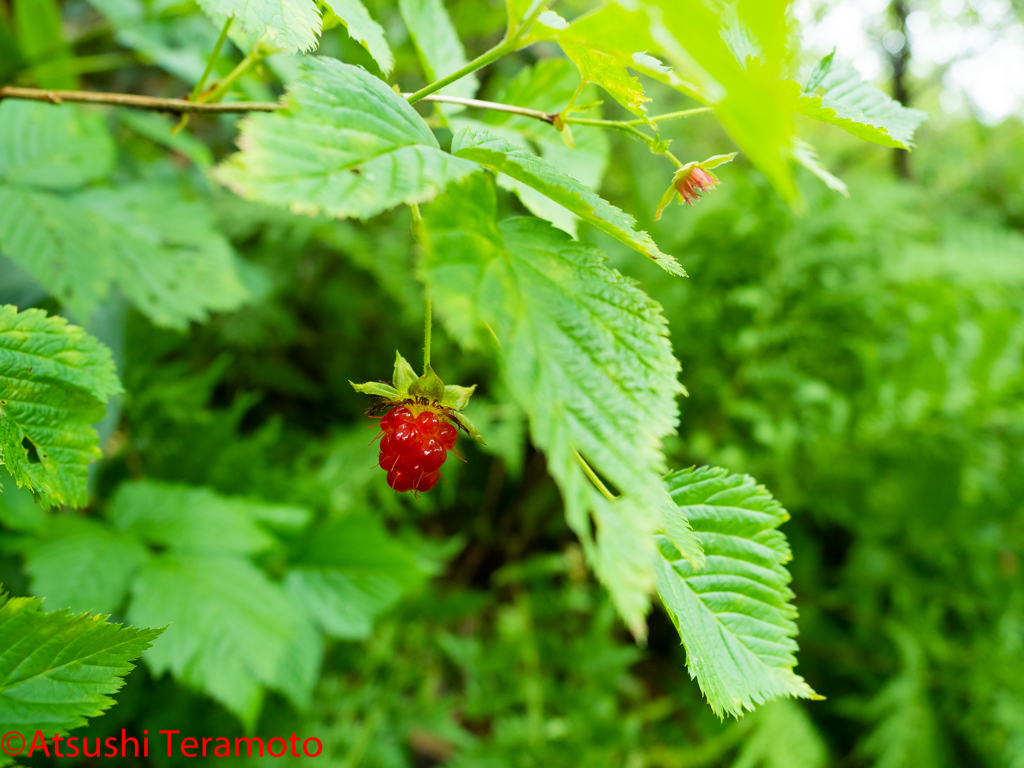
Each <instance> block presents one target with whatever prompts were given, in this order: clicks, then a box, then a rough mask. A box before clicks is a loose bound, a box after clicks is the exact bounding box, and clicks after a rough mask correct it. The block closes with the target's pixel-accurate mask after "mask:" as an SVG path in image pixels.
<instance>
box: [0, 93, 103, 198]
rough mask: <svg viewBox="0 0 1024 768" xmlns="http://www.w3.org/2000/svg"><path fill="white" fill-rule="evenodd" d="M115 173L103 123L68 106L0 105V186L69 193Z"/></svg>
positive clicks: (80, 110)
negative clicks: (7, 185) (29, 187)
mask: <svg viewBox="0 0 1024 768" xmlns="http://www.w3.org/2000/svg"><path fill="white" fill-rule="evenodd" d="M113 170H114V141H113V139H112V138H111V137H110V133H109V131H107V127H106V124H105V121H104V119H103V117H102V116H101V115H99V114H97V113H95V112H86V111H84V110H82V109H80V108H78V107H76V106H74V105H72V104H66V105H62V106H60V107H54V106H51V105H49V104H41V103H39V102H34V101H18V100H15V99H9V100H7V101H2V102H0V182H5V183H7V184H27V185H30V186H33V187H41V188H44V189H74V188H76V187H79V186H81V185H83V184H87V183H89V182H91V181H97V180H98V179H102V178H106V177H107V176H109V175H110V173H111V172H112V171H113Z"/></svg>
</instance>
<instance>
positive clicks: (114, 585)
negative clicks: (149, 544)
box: [25, 515, 148, 613]
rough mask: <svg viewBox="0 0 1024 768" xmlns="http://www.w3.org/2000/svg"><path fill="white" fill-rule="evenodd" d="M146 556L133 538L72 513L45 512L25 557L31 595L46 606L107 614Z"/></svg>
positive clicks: (118, 602)
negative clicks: (45, 517) (51, 514)
mask: <svg viewBox="0 0 1024 768" xmlns="http://www.w3.org/2000/svg"><path fill="white" fill-rule="evenodd" d="M147 557H148V552H147V551H146V548H145V547H144V546H143V545H142V544H141V543H140V542H139V540H138V539H137V538H136V537H135V536H133V535H131V534H127V533H123V532H121V531H112V530H110V529H109V528H107V527H106V526H104V525H101V524H100V523H97V522H96V521H94V520H90V519H87V518H82V517H78V516H77V515H74V516H73V515H60V516H54V517H51V518H50V520H49V521H48V524H47V525H46V527H45V529H44V530H43V531H42V533H41V537H40V538H39V539H38V540H37V542H36V543H34V544H33V545H32V546H31V547H30V548H29V549H28V552H27V553H26V556H25V571H26V572H27V573H28V575H29V576H31V577H32V594H34V595H36V596H37V597H42V598H45V602H46V607H47V608H69V609H71V610H72V611H94V612H98V613H113V612H115V611H116V610H117V609H118V608H119V607H120V605H121V603H122V601H123V600H124V598H125V595H126V594H127V593H128V584H129V582H130V581H131V579H132V577H133V576H134V575H135V573H136V572H137V571H138V570H139V568H141V567H142V566H143V564H144V563H145V562H146V559H147Z"/></svg>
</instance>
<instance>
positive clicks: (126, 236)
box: [0, 184, 249, 329]
mask: <svg viewBox="0 0 1024 768" xmlns="http://www.w3.org/2000/svg"><path fill="white" fill-rule="evenodd" d="M0 252H2V253H3V254H4V255H6V256H9V257H10V258H11V259H13V260H14V261H15V262H17V263H18V264H19V265H21V266H22V267H24V268H25V269H26V270H27V271H28V272H29V273H30V274H31V275H32V276H33V277H35V279H36V280H37V281H38V282H39V283H40V284H41V285H42V286H43V287H44V288H46V289H47V290H48V291H49V292H50V293H51V294H52V295H53V296H55V297H56V298H58V299H60V300H61V301H62V302H63V303H64V304H65V305H66V306H67V307H68V308H69V309H70V310H71V311H72V312H73V313H74V314H75V315H76V316H78V317H81V318H89V317H90V316H91V314H92V312H93V310H94V309H95V308H96V306H97V305H98V304H99V303H100V302H101V301H102V300H103V299H104V298H105V297H106V296H107V295H108V293H109V291H110V288H111V286H112V285H113V284H116V285H118V286H119V287H120V288H121V290H122V291H123V293H124V294H125V295H126V296H127V297H128V298H129V299H130V300H131V301H132V303H134V304H135V306H136V307H138V309H139V310H140V311H142V312H143V313H144V314H146V315H147V316H148V317H149V318H150V320H152V321H153V322H154V323H156V324H157V325H162V326H166V327H170V328H181V329H184V328H187V327H188V323H189V322H190V321H193V320H195V321H202V320H205V319H207V318H208V317H209V314H210V312H213V311H227V310H232V309H236V308H237V307H239V306H240V305H241V304H242V303H243V302H244V301H245V300H246V299H248V298H249V293H248V291H247V290H246V288H245V287H244V286H243V285H242V283H241V280H240V279H239V276H238V272H237V267H236V262H235V259H236V257H235V255H234V253H233V252H232V250H231V246H230V244H229V243H228V241H227V239H226V238H225V237H224V236H223V235H221V234H220V233H219V232H218V231H217V229H216V227H215V224H214V222H213V216H212V214H211V212H210V210H209V206H208V205H207V204H206V203H204V202H202V201H199V200H187V199H185V198H183V197H181V196H180V194H179V193H178V192H177V191H176V190H175V188H174V187H173V186H168V185H156V184H127V185H124V186H121V187H118V188H116V189H90V190H86V191H85V192H82V193H79V194H78V195H76V196H74V197H72V198H63V197H59V196H57V195H54V194H51V193H49V192H40V191H35V190H32V189H28V188H27V187H22V186H6V187H5V186H0Z"/></svg>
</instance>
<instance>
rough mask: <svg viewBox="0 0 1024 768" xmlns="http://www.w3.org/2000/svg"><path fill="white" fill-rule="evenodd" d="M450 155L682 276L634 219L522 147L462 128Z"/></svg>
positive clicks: (672, 260) (481, 132) (677, 265)
mask: <svg viewBox="0 0 1024 768" xmlns="http://www.w3.org/2000/svg"><path fill="white" fill-rule="evenodd" d="M452 153H453V154H455V155H456V157H464V158H467V159H470V160H473V161H474V162H477V163H480V164H481V165H484V166H487V167H488V168H493V169H495V170H497V171H501V172H502V173H504V174H507V175H508V176H511V177H512V178H514V179H516V180H518V181H520V182H522V183H524V184H527V185H529V186H530V187H532V188H534V189H536V190H537V191H538V192H541V193H542V194H544V195H546V196H547V197H549V198H551V199H552V200H554V201H555V202H556V203H558V204H559V205H562V206H564V207H565V208H567V209H568V210H570V211H572V212H573V213H575V214H576V215H578V216H579V217H580V218H582V219H583V220H584V221H588V222H590V223H591V224H593V225H594V226H595V227H598V228H599V229H601V230H603V231H604V232H607V233H608V234H609V235H611V236H612V237H614V238H616V239H617V240H619V241H621V242H623V243H625V244H626V245H628V246H629V247H631V248H633V249H634V250H637V251H639V252H640V253H642V254H644V255H645V256H647V257H648V258H650V259H651V260H653V261H654V262H655V263H656V264H658V266H660V267H661V268H662V269H664V270H665V271H666V272H670V273H672V274H674V275H685V274H686V272H685V271H684V270H683V268H682V267H681V266H679V262H677V261H676V260H675V259H674V258H673V257H672V256H669V255H667V254H665V253H662V252H661V250H660V249H659V248H658V246H657V245H656V244H655V242H654V241H653V240H652V239H651V237H650V235H648V234H647V233H646V232H642V231H639V230H637V229H635V224H636V220H635V219H634V218H633V217H632V216H630V215H629V214H628V213H626V212H624V211H622V210H621V209H619V208H616V207H615V206H614V205H612V204H611V203H609V202H607V201H606V200H604V199H603V198H601V197H600V196H599V195H597V194H595V193H594V192H593V191H591V190H590V189H589V188H588V187H586V186H584V185H583V184H581V183H580V182H578V181H577V180H576V179H574V178H572V177H571V176H568V175H566V174H564V173H562V172H561V171H559V170H558V169H557V168H555V167H554V166H552V165H549V164H548V163H547V162H545V161H544V160H542V159H541V158H539V157H537V156H536V155H534V154H532V153H531V152H529V151H527V150H525V149H523V148H522V147H519V146H516V145H514V144H511V143H509V142H508V141H506V140H505V139H502V138H500V137H498V136H495V135H494V134H492V133H489V132H487V131H474V130H473V128H471V127H470V126H466V127H465V128H463V129H462V130H461V131H459V133H458V134H457V135H456V136H455V138H454V139H452Z"/></svg>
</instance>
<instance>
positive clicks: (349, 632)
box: [284, 514, 424, 640]
mask: <svg viewBox="0 0 1024 768" xmlns="http://www.w3.org/2000/svg"><path fill="white" fill-rule="evenodd" d="M301 551H302V554H301V556H300V557H299V559H298V560H297V561H296V562H295V563H294V565H293V567H292V568H291V570H289V571H288V573H287V575H286V576H285V580H284V587H285V590H286V591H287V592H288V594H289V595H291V597H292V598H293V599H294V600H295V601H296V602H297V603H298V604H299V605H302V606H304V607H305V608H306V610H307V612H308V613H309V615H310V617H311V618H312V619H313V621H314V622H315V623H316V624H318V625H319V626H320V627H321V628H322V629H323V630H324V632H326V633H327V634H328V635H331V636H332V637H338V638H343V639H346V640H364V639H366V638H367V637H369V636H370V633H371V632H372V631H373V622H374V619H375V618H376V617H377V616H378V615H379V614H380V613H382V612H383V611H384V610H386V609H387V608H389V607H390V606H391V605H393V604H394V603H395V602H396V601H397V600H398V598H399V597H401V596H402V594H404V593H405V592H407V591H409V590H410V589H413V588H415V587H416V586H417V585H418V584H420V583H422V581H423V578H424V574H423V573H422V572H421V571H420V570H419V569H418V568H417V567H416V559H415V557H414V556H413V554H412V553H411V552H409V551H408V550H407V549H406V548H405V547H403V546H402V545H401V544H399V543H398V542H397V541H395V540H394V539H392V538H391V537H390V536H389V535H388V534H387V532H386V531H385V530H384V529H383V527H382V526H381V525H380V523H379V522H377V520H375V519H374V518H372V517H370V516H368V515H365V514H359V515H349V516H347V517H344V518H341V519H338V520H333V521H331V522H329V523H328V524H327V525H326V526H324V527H323V528H320V529H318V530H317V531H315V532H313V533H312V534H311V535H310V538H309V541H308V542H307V545H306V546H305V547H303V548H302V550H301Z"/></svg>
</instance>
